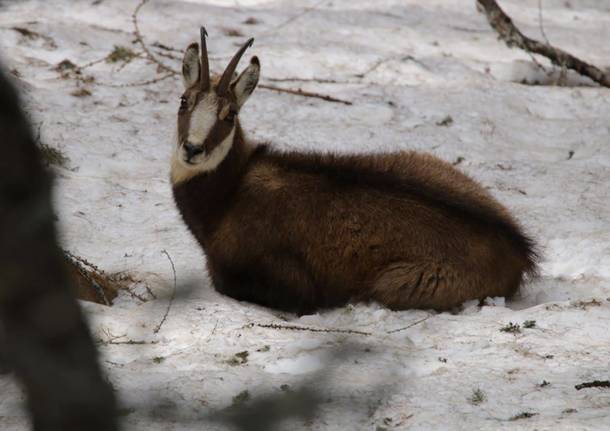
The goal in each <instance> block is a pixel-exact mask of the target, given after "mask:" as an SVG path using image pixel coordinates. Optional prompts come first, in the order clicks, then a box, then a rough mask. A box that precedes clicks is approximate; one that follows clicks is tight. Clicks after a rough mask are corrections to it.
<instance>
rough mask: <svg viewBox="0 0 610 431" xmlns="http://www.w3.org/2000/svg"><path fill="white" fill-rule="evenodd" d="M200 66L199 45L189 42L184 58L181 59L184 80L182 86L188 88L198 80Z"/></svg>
mask: <svg viewBox="0 0 610 431" xmlns="http://www.w3.org/2000/svg"><path fill="white" fill-rule="evenodd" d="M200 68H201V65H200V64H199V45H197V44H196V43H191V44H190V45H189V47H188V48H186V51H185V52H184V59H183V60H182V80H183V82H184V88H190V87H192V86H193V85H194V84H195V83H196V82H197V81H199V71H200Z"/></svg>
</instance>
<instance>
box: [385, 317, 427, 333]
mask: <svg viewBox="0 0 610 431" xmlns="http://www.w3.org/2000/svg"><path fill="white" fill-rule="evenodd" d="M431 317H432V314H428V315H427V316H426V317H424V318H423V319H419V320H418V321H416V322H413V323H411V324H410V325H407V326H405V327H402V328H398V329H392V330H391V331H388V332H387V333H388V334H394V333H396V332H400V331H404V330H406V329H409V328H412V327H414V326H416V325H419V324H420V323H422V322H425V321H426V320H428V319H429V318H431Z"/></svg>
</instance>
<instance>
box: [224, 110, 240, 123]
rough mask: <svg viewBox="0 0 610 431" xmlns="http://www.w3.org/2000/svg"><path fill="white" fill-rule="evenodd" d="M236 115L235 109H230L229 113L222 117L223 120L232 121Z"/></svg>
mask: <svg viewBox="0 0 610 431" xmlns="http://www.w3.org/2000/svg"><path fill="white" fill-rule="evenodd" d="M236 115H237V111H235V110H234V109H230V110H229V113H228V114H227V116H226V117H225V118H224V120H225V121H233V120H234V119H235V116H236Z"/></svg>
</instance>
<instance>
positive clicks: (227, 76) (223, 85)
mask: <svg viewBox="0 0 610 431" xmlns="http://www.w3.org/2000/svg"><path fill="white" fill-rule="evenodd" d="M253 42H254V38H253V37H251V38H250V39H248V41H247V42H246V43H244V44H243V46H242V47H241V48H239V51H237V53H236V54H235V55H234V56H233V58H232V59H231V62H230V63H229V65H228V66H227V68H226V69H225V71H224V73H223V74H222V77H221V78H220V82H219V83H218V87H216V93H217V94H218V95H219V96H222V95H224V94H225V93H226V92H227V90H228V89H229V84H230V83H231V78H232V77H233V72H235V69H236V68H237V63H239V60H240V59H241V56H242V55H244V52H246V49H248V48H249V47H250V46H252V43H253Z"/></svg>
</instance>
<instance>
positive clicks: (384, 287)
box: [171, 28, 536, 314]
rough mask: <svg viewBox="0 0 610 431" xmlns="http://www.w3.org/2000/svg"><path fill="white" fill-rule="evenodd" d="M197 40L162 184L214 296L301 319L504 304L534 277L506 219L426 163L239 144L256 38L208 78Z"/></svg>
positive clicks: (482, 195) (458, 177) (458, 178)
mask: <svg viewBox="0 0 610 431" xmlns="http://www.w3.org/2000/svg"><path fill="white" fill-rule="evenodd" d="M206 36H207V34H206V33H205V29H203V28H202V29H201V42H200V45H201V50H199V48H198V45H197V43H193V44H191V45H190V46H189V47H188V48H187V50H186V52H185V54H184V60H183V66H182V71H183V80H184V86H185V92H184V94H183V95H182V97H181V98H180V108H179V111H178V125H177V127H178V140H177V144H176V147H175V149H174V152H173V156H172V160H171V182H172V189H173V194H174V199H175V202H176V204H177V207H178V209H179V211H180V213H181V214H182V217H183V219H184V221H185V223H186V225H187V226H188V228H189V229H190V231H191V232H192V233H193V235H194V236H195V238H196V239H197V240H198V242H199V243H200V244H201V247H203V250H204V252H205V254H206V257H207V268H208V271H209V275H210V277H211V279H212V282H213V285H214V287H215V288H216V290H218V291H219V292H221V293H223V294H226V295H229V296H231V297H233V298H235V299H238V300H243V301H251V302H254V303H258V304H261V305H264V306H268V307H272V308H277V309H281V310H286V311H294V312H297V313H300V314H305V313H310V312H314V311H315V310H318V309H321V308H328V307H334V306H340V305H343V304H345V303H347V302H350V301H354V302H355V301H377V302H379V303H381V304H384V305H385V306H387V307H389V308H390V309H408V308H432V309H436V310H447V309H451V308H452V307H454V306H457V305H459V304H461V303H463V302H464V301H466V300H470V299H483V298H485V297H488V296H491V297H494V296H510V295H512V294H513V293H514V292H515V291H516V290H517V289H518V288H519V286H520V285H521V283H522V282H523V280H524V278H525V276H526V275H527V274H533V273H534V272H535V269H536V263H535V261H536V253H535V248H534V244H533V242H532V240H531V239H530V238H528V237H527V236H526V235H525V234H524V233H523V232H522V230H521V228H520V227H519V225H518V224H517V223H516V221H515V220H514V219H513V217H512V216H511V215H510V214H509V212H508V210H507V209H506V208H505V207H503V206H502V205H501V204H499V203H498V202H497V201H496V200H495V199H494V198H493V197H492V196H491V195H490V194H489V193H488V192H487V191H485V189H483V187H481V186H480V185H479V184H477V183H476V182H475V181H473V180H472V179H470V178H469V177H467V176H466V175H464V174H463V173H461V172H460V171H458V170H457V169H455V168H454V167H453V166H451V165H450V164H448V163H446V162H444V161H442V160H440V159H438V158H436V157H434V156H431V155H427V154H419V153H416V152H412V151H401V152H396V153H392V154H364V155H335V154H309V153H299V152H279V151H276V150H273V149H271V148H269V147H268V146H267V145H262V144H256V143H254V142H251V141H249V140H247V139H246V136H245V135H244V132H243V130H242V128H241V125H240V123H239V111H240V109H241V108H242V107H243V105H244V103H245V102H246V100H247V99H248V97H249V96H250V95H251V94H252V92H253V91H254V88H255V87H256V85H257V83H258V78H259V73H260V63H259V60H258V58H257V57H252V59H251V61H250V64H249V65H248V67H246V69H245V70H244V71H243V72H242V73H241V74H240V75H239V76H237V75H236V74H235V69H236V67H237V64H238V62H239V60H240V58H241V57H242V55H243V53H244V52H245V50H246V49H247V48H248V47H249V46H250V45H251V44H252V42H253V39H250V40H248V41H247V42H246V43H245V44H244V45H243V46H242V47H241V48H240V49H239V50H238V52H237V53H236V54H235V56H234V57H233V58H232V60H231V61H230V63H229V65H228V66H227V68H226V69H225V70H224V72H223V74H222V76H220V78H215V79H211V78H210V72H209V64H208V55H207V48H206Z"/></svg>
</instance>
